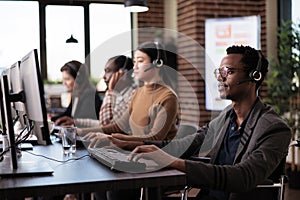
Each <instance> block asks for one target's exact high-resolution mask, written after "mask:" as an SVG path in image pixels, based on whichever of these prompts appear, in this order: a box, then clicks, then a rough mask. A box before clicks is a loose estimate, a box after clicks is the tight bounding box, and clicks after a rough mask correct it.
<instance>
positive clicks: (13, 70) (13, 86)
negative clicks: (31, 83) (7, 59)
mask: <svg viewBox="0 0 300 200" xmlns="http://www.w3.org/2000/svg"><path fill="white" fill-rule="evenodd" d="M8 79H9V82H10V84H9V87H10V88H9V89H10V93H19V92H21V91H22V90H23V86H22V83H21V78H20V61H18V62H16V63H14V64H13V65H12V66H11V67H10V68H9V73H8ZM13 107H14V109H15V110H16V111H25V108H24V103H23V102H21V101H16V102H14V103H13Z"/></svg>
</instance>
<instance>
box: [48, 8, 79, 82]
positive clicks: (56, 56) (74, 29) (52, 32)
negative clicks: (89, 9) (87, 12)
mask: <svg viewBox="0 0 300 200" xmlns="http://www.w3.org/2000/svg"><path fill="white" fill-rule="evenodd" d="M71 35H73V37H74V38H75V39H77V40H78V43H66V40H67V39H68V38H70V37H71ZM84 46H85V43H84V9H83V7H82V6H56V5H55V6H53V5H48V6H46V47H47V51H46V52H47V75H48V80H52V81H57V80H61V72H60V68H61V67H62V66H63V65H64V64H65V63H67V62H69V61H71V60H77V61H79V62H82V63H84V62H85V55H84Z"/></svg>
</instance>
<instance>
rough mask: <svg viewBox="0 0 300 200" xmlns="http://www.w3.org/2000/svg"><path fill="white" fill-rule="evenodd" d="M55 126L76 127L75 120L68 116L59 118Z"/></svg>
mask: <svg viewBox="0 0 300 200" xmlns="http://www.w3.org/2000/svg"><path fill="white" fill-rule="evenodd" d="M54 124H55V125H56V126H73V125H74V119H73V118H71V117H68V116H62V117H60V118H58V119H57V120H56V121H55V122H54Z"/></svg>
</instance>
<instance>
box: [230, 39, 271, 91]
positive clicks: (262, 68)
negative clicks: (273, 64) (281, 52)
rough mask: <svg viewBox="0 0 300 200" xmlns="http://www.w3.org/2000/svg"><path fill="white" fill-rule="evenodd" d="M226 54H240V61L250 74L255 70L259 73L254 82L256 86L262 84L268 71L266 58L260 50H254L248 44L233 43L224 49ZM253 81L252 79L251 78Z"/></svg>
mask: <svg viewBox="0 0 300 200" xmlns="http://www.w3.org/2000/svg"><path fill="white" fill-rule="evenodd" d="M226 52H227V54H242V55H243V57H242V59H241V63H243V64H244V65H245V68H246V69H247V72H248V73H249V76H251V75H250V74H251V73H253V72H254V71H255V70H258V71H259V72H260V73H261V79H260V80H259V81H255V82H256V88H259V86H260V85H261V84H262V82H263V80H264V78H265V77H266V74H267V72H268V65H269V62H268V60H267V59H266V58H265V57H264V55H263V54H262V53H261V51H260V50H256V49H254V48H252V47H250V46H243V45H240V46H237V45H233V46H230V47H228V48H227V49H226ZM259 54H260V55H259ZM253 81H254V80H253Z"/></svg>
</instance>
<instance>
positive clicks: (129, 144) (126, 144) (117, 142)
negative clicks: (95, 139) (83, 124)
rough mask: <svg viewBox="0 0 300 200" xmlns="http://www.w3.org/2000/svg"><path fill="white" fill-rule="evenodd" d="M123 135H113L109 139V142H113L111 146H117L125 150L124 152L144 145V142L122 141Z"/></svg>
mask: <svg viewBox="0 0 300 200" xmlns="http://www.w3.org/2000/svg"><path fill="white" fill-rule="evenodd" d="M122 135H124V134H112V135H111V136H109V137H108V138H107V139H109V141H110V142H111V145H113V146H117V147H119V148H121V149H124V150H132V149H134V148H135V147H137V146H140V145H143V144H144V143H143V142H140V141H125V140H122V139H121V138H122V137H120V136H122ZM115 136H116V137H115Z"/></svg>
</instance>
